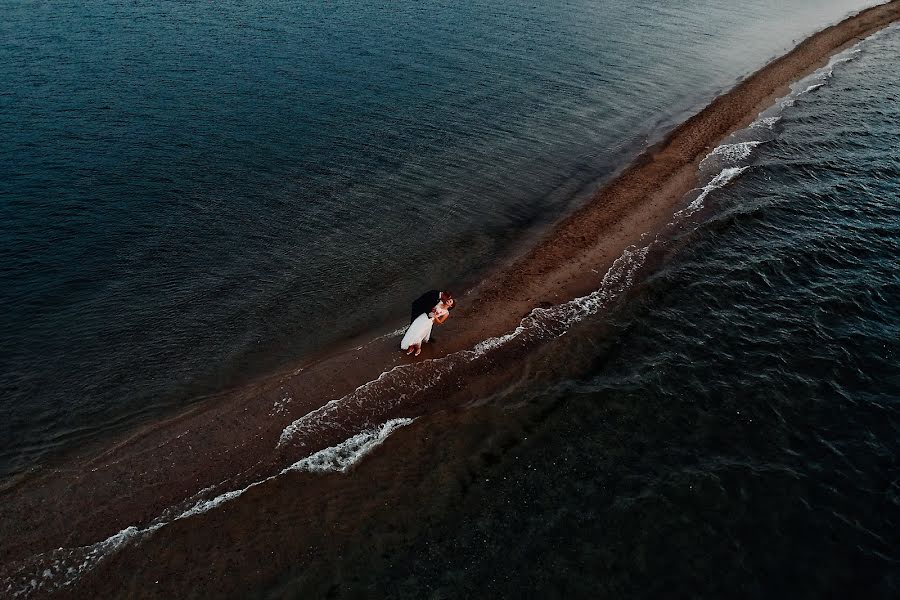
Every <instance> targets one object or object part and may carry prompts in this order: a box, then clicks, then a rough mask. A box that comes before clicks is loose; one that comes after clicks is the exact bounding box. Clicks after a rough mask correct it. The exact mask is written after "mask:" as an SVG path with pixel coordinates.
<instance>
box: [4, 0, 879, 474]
mask: <svg viewBox="0 0 900 600" xmlns="http://www.w3.org/2000/svg"><path fill="white" fill-rule="evenodd" d="M869 4H873V2H864V1H850V0H848V1H828V2H822V1H812V0H803V1H798V2H793V3H790V5H785V4H784V3H781V2H773V1H766V0H753V1H750V2H724V3H723V2H712V1H700V2H691V3H688V4H685V5H679V6H674V5H671V6H670V5H669V4H666V3H659V2H650V1H644V2H631V3H619V2H605V1H604V2H574V3H571V2H542V3H538V4H533V3H522V2H518V1H515V0H507V1H503V2H477V1H476V2H439V3H428V4H421V3H415V2H396V3H390V4H387V5H385V4H382V3H373V2H367V1H342V2H334V3H328V4H317V3H284V2H258V3H253V4H246V3H243V2H219V3H215V4H202V3H201V4H194V3H191V4H183V3H164V4H159V5H156V4H154V5H139V4H138V5H136V4H131V3H115V2H92V3H87V4H85V3H80V2H54V3H51V4H43V3H29V2H21V3H19V2H7V3H3V4H2V7H0V16H2V18H0V82H2V87H0V140H2V143H0V315H2V317H0V473H7V474H8V473H10V472H15V471H18V470H22V469H25V468H28V467H30V466H34V465H36V464H38V463H39V459H40V457H41V456H42V455H43V454H44V453H45V452H47V451H48V450H53V449H59V448H63V449H64V448H70V447H73V446H75V445H77V444H79V443H82V442H84V441H95V440H97V439H98V438H100V437H102V435H103V434H104V433H105V432H108V431H110V430H116V429H120V428H123V427H127V426H129V425H133V424H134V423H135V422H137V421H138V420H146V419H151V418H153V417H156V416H158V415H160V414H162V413H163V412H164V411H165V410H167V409H170V408H173V407H180V406H184V405H186V404H188V403H190V402H192V401H194V400H196V399H197V398H199V397H202V396H203V395H204V394H208V393H212V392H215V391H218V390H220V389H222V388H223V387H224V386H227V385H232V384H236V383H239V382H240V381H242V380H244V379H247V378H251V377H255V376H258V375H261V374H265V373H267V372H270V371H271V370H272V369H275V368H277V367H280V366H284V365H289V364H293V363H294V362H296V361H297V360H300V359H302V357H303V356H306V355H308V354H309V353H310V352H313V351H318V350H321V349H322V348H325V347H327V346H328V345H329V344H332V343H334V342H336V341H339V340H341V339H343V338H345V337H347V336H351V335H358V334H361V333H364V332H366V331H368V330H370V329H372V328H381V327H383V326H385V325H392V326H396V324H394V323H393V321H394V320H399V319H400V318H401V316H402V315H403V314H404V312H405V309H406V305H407V304H408V302H409V300H410V298H412V297H415V296H416V295H417V294H418V293H419V292H420V291H421V290H423V289H428V288H431V287H436V286H437V287H446V288H451V289H453V288H456V289H459V286H461V285H464V284H468V283H471V282H472V281H474V280H476V279H477V277H478V276H480V274H483V273H485V272H486V271H488V270H490V269H491V268H492V267H494V266H496V265H497V264H498V263H499V262H500V261H501V259H502V258H503V257H505V256H507V255H508V254H509V253H510V252H513V251H515V250H516V249H517V248H518V247H520V246H521V245H523V244H527V243H528V240H529V239H530V236H533V235H534V234H535V233H537V232H540V231H542V229H543V228H544V227H545V226H546V225H547V224H548V223H551V222H553V221H554V220H556V219H558V218H559V217H560V216H562V215H564V214H565V213H566V211H567V210H569V209H570V208H571V207H572V206H574V205H576V204H577V203H578V202H579V201H580V199H582V198H583V195H584V193H585V192H586V191H588V190H590V189H591V188H592V187H593V186H594V185H595V184H596V182H598V181H601V180H603V179H604V178H606V177H609V176H610V175H611V173H613V172H614V170H615V169H616V168H619V167H621V166H622V165H623V164H625V163H626V162H627V161H628V160H630V159H631V158H632V157H633V156H634V155H635V154H636V153H637V152H638V151H639V150H640V148H641V147H643V145H644V144H645V143H647V142H648V141H652V140H653V139H656V138H657V137H659V136H660V135H661V134H662V133H663V132H665V131H666V130H667V129H668V128H670V127H671V126H672V125H673V124H675V123H677V122H678V121H680V120H682V119H683V118H684V117H685V116H687V115H689V114H691V113H692V112H694V111H696V110H698V109H699V108H701V107H702V106H703V105H705V104H706V103H707V102H708V101H709V100H710V99H711V98H713V97H714V96H715V95H716V94H718V93H720V92H721V91H723V90H726V89H728V88H729V87H730V86H732V85H733V84H734V83H735V82H736V81H737V80H738V79H739V78H740V77H743V76H746V75H747V74H748V73H750V72H752V71H754V70H755V69H757V68H759V67H760V66H762V65H763V64H764V63H765V62H766V61H767V60H769V59H771V58H772V57H774V56H777V55H779V54H781V53H783V52H784V51H785V50H787V49H788V48H790V47H791V46H792V45H793V44H794V42H795V41H797V40H799V39H801V38H803V37H804V36H806V35H808V34H810V33H812V32H813V31H815V30H817V29H820V28H821V27H823V26H825V25H827V24H830V23H833V22H835V21H837V20H839V19H840V18H842V17H844V16H845V15H847V14H848V13H849V12H852V11H854V10H857V9H859V8H861V7H863V6H865V5H869Z"/></svg>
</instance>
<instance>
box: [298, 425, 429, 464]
mask: <svg viewBox="0 0 900 600" xmlns="http://www.w3.org/2000/svg"><path fill="white" fill-rule="evenodd" d="M412 422H413V420H412V419H391V420H390V421H388V422H386V423H383V424H382V425H379V426H378V427H374V428H372V429H367V430H366V431H363V432H361V433H357V434H356V435H354V436H352V437H350V438H349V439H346V440H344V441H343V442H341V443H340V444H338V445H337V446H331V447H330V448H325V449H324V450H319V451H318V452H316V453H315V454H312V455H310V456H307V457H306V458H303V459H301V460H298V461H297V462H295V463H294V464H292V465H291V466H290V467H288V468H286V469H284V470H283V471H282V473H287V472H288V471H308V472H310V473H326V472H329V471H332V472H339V473H346V472H347V469H349V468H350V467H351V466H353V465H354V464H356V463H357V462H358V461H359V460H360V459H361V458H362V457H363V456H365V455H366V454H368V453H369V452H371V451H372V450H374V449H375V448H376V447H378V446H380V445H381V444H383V443H384V441H385V440H386V439H387V438H388V436H389V435H391V434H392V433H393V432H394V431H396V430H397V429H399V428H401V427H405V426H407V425H409V424H410V423H412Z"/></svg>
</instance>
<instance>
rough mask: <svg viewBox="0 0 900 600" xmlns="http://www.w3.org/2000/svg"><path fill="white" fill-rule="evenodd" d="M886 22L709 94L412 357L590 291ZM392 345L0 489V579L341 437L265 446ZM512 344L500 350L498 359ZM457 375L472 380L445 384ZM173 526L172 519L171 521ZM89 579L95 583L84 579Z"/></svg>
mask: <svg viewBox="0 0 900 600" xmlns="http://www.w3.org/2000/svg"><path fill="white" fill-rule="evenodd" d="M897 19H900V1H898V0H895V1H893V2H890V3H888V4H885V5H881V6H878V7H874V8H871V9H868V10H866V11H863V12H861V13H860V14H858V15H856V16H853V17H850V18H848V19H846V20H845V21H843V22H841V23H840V24H838V25H835V26H833V27H829V28H827V29H825V30H823V31H821V32H819V33H817V34H815V35H813V36H811V37H810V38H808V39H807V40H805V41H804V42H802V43H801V44H800V45H799V46H797V47H796V48H795V49H794V50H792V51H791V52H789V53H788V54H786V55H785V56H783V57H781V58H779V59H777V60H775V61H773V62H772V63H770V64H768V65H766V66H765V67H763V68H762V69H761V70H759V71H757V72H756V73H755V74H753V75H752V76H750V77H748V78H747V79H745V80H744V81H743V82H742V83H740V84H738V85H737V86H736V87H735V88H734V89H733V90H731V91H729V92H728V93H726V94H724V95H722V96H720V97H719V98H717V99H716V100H715V101H713V102H712V103H711V104H710V105H709V106H707V107H706V108H705V109H703V110H702V111H701V112H700V113H698V114H697V115H695V116H694V117H692V118H690V119H689V120H688V121H686V122H685V123H683V124H682V125H680V126H678V127H677V128H676V129H675V130H673V131H672V132H671V133H670V134H669V135H668V136H666V138H665V139H664V140H663V141H662V142H660V143H659V144H657V145H656V146H655V147H653V148H651V149H650V150H648V151H647V152H645V153H644V154H643V155H641V157H640V158H639V159H638V160H637V161H636V162H635V163H634V164H633V165H632V166H630V167H629V168H627V169H626V170H625V171H624V172H623V173H621V174H620V175H619V176H618V177H617V178H616V179H615V180H614V181H612V182H611V183H610V184H609V185H607V186H605V187H604V188H602V189H600V190H598V192H597V193H596V194H595V195H594V196H593V198H592V199H591V201H590V202H588V203H587V204H585V205H584V206H583V207H582V208H580V209H579V210H577V211H576V212H575V213H574V214H572V215H571V216H569V217H568V218H566V219H565V220H564V221H562V222H561V223H560V224H559V225H558V226H557V227H556V228H555V229H554V230H553V231H551V232H550V233H548V234H547V235H546V236H545V237H544V238H543V239H542V240H541V241H540V242H539V243H538V244H537V245H536V246H535V247H534V248H533V249H532V250H530V251H529V252H528V253H527V254H525V255H524V256H523V257H521V258H520V259H518V260H517V261H516V262H515V263H514V264H513V265H512V266H511V267H510V268H508V269H506V270H504V271H502V272H499V273H497V274H496V275H495V276H493V277H491V278H488V279H487V280H486V281H485V282H484V283H482V284H481V285H480V286H479V287H478V288H476V289H474V290H471V291H470V293H469V294H467V295H466V296H463V297H462V298H461V300H462V301H461V306H460V308H459V309H458V311H457V313H455V314H454V318H453V319H451V320H450V321H449V322H448V324H447V325H446V326H444V327H443V328H440V329H438V330H437V335H438V337H439V340H440V343H439V344H438V345H437V346H432V347H430V348H428V349H427V350H426V352H425V353H424V356H423V357H424V358H440V357H449V356H451V355H453V354H454V353H459V352H461V351H465V350H466V349H469V348H472V347H473V346H474V345H475V344H477V343H478V342H481V341H483V340H485V339H488V338H491V337H495V336H498V335H502V334H504V333H506V332H508V331H510V330H512V329H514V328H515V327H516V325H517V324H518V323H519V322H520V320H521V319H522V317H523V316H524V315H525V314H527V313H528V312H529V311H530V310H531V309H532V308H534V307H535V306H541V305H556V304H559V303H561V302H564V301H567V300H570V299H572V298H574V297H578V296H581V295H584V294H586V293H589V292H591V291H592V290H594V289H596V288H597V285H598V280H599V275H597V273H596V272H597V271H599V272H600V273H603V272H605V271H606V270H607V269H608V268H609V267H610V265H611V264H612V263H613V261H614V260H615V259H616V258H617V257H619V256H620V255H621V254H622V252H623V250H624V249H625V248H627V247H628V246H630V245H632V244H634V243H635V242H636V241H638V240H639V239H640V238H641V236H642V235H644V234H645V233H647V232H655V231H658V230H659V229H660V228H662V227H663V226H664V225H665V224H666V223H667V222H668V221H669V220H670V218H671V215H672V213H673V212H674V211H675V210H677V208H678V207H679V206H680V205H681V203H682V202H683V199H684V196H685V194H686V193H688V192H689V191H690V190H691V189H693V188H695V187H696V186H697V175H698V165H699V163H700V161H701V160H702V159H703V158H704V157H705V156H706V154H707V153H708V152H709V150H710V149H711V148H712V147H714V146H715V145H716V144H717V143H718V142H720V141H721V140H722V139H723V138H725V137H726V136H727V135H728V134H729V133H731V132H733V131H735V130H737V129H740V128H742V127H744V126H746V125H747V124H749V123H750V122H751V121H752V120H753V119H754V118H755V117H756V116H757V115H758V113H759V112H761V111H762V110H763V109H765V108H767V107H768V106H770V105H771V104H772V102H773V101H774V100H775V99H776V98H778V97H780V96H782V95H784V93H785V92H786V90H787V86H788V85H789V84H790V83H792V82H794V81H796V80H797V79H799V78H801V77H803V76H804V75H806V74H808V73H810V72H812V71H813V70H814V69H816V68H818V67H819V66H821V65H822V64H823V63H824V62H825V61H826V60H827V59H828V58H829V57H830V56H831V55H833V54H834V53H836V52H838V51H840V50H841V49H843V48H846V47H847V46H849V45H851V44H853V43H855V42H856V41H858V40H860V39H862V38H864V37H866V36H867V35H869V34H871V33H873V32H875V31H877V30H879V29H881V28H883V27H885V26H886V25H888V24H890V23H891V22H894V21H896V20H897ZM592 269H593V270H592ZM396 342H397V340H396V339H394V338H381V339H375V340H373V341H371V342H368V343H367V344H366V345H365V346H364V347H362V348H361V349H360V348H358V347H355V346H351V347H349V348H345V349H344V350H342V351H340V352H336V353H333V354H329V355H327V356H321V357H319V358H317V359H316V360H314V361H311V362H309V363H307V364H305V365H303V366H302V367H299V368H297V369H294V370H292V371H291V372H288V373H282V374H279V375H277V376H273V377H270V378H267V379H265V380H262V381H259V382H257V383H254V384H252V385H247V386H244V387H242V388H240V389H238V390H234V391H230V392H228V393H225V394H222V395H220V396H218V397H215V398H212V399H210V400H209V401H205V402H203V403H202V404H201V405H199V406H196V407H194V408H193V409H191V410H190V411H188V412H186V413H183V414H180V415H177V416H174V417H172V418H169V419H166V420H164V421H161V422H159V423H156V424H153V425H152V426H149V427H146V428H144V429H141V430H140V431H137V432H135V433H133V434H132V435H129V436H126V437H124V438H122V439H120V440H119V441H118V442H117V443H116V444H115V445H113V446H111V447H108V448H105V449H104V450H102V451H100V452H97V451H85V452H82V453H81V454H75V455H73V456H71V457H68V458H66V459H65V460H64V461H62V462H61V464H59V465H58V466H56V467H54V468H48V469H45V470H44V471H42V472H40V473H39V474H37V475H36V476H34V477H31V478H25V479H23V480H21V481H20V482H18V483H16V484H14V485H12V486H8V487H7V488H6V489H4V490H2V491H0V499H2V505H3V508H2V509H0V515H2V517H0V537H2V539H3V540H4V543H3V544H2V546H0V579H2V578H4V577H7V576H9V575H11V574H12V573H14V572H16V571H17V570H18V563H19V561H23V560H26V559H28V557H31V556H33V555H35V554H38V553H40V552H45V551H47V550H48V549H53V548H59V547H66V548H69V547H76V546H84V545H88V544H92V543H94V542H97V541H99V540H103V539H105V538H107V537H109V536H110V535H113V534H115V533H116V532H118V531H120V530H122V529H124V528H125V527H128V526H130V525H146V524H148V523H150V522H151V521H152V520H153V519H155V518H157V517H159V516H160V515H162V514H163V513H165V512H166V510H167V509H170V508H171V507H173V506H182V505H184V506H190V505H191V503H192V502H191V500H189V499H191V498H193V497H194V494H195V493H196V492H197V491H198V490H200V489H201V488H206V487H208V486H215V485H219V484H221V483H222V482H223V481H227V482H228V485H227V486H226V487H225V488H223V489H225V490H227V489H234V488H235V487H241V486H243V485H246V484H247V483H249V482H253V481H258V480H260V479H263V478H265V477H266V476H269V475H271V474H272V472H273V470H275V471H277V469H279V468H281V467H283V466H284V465H285V464H289V463H290V462H291V461H292V460H296V459H298V458H301V457H303V456H305V455H306V454H309V453H310V452H312V451H315V450H316V449H318V448H321V447H324V446H327V445H330V444H334V443H336V442H338V441H340V440H342V439H343V438H344V437H346V435H347V433H348V432H351V431H353V430H354V428H357V429H358V427H359V425H360V423H364V422H366V420H367V419H368V418H370V417H372V418H374V416H375V415H372V414H371V413H366V412H357V413H352V414H348V415H342V416H341V419H345V420H346V422H344V423H342V422H337V423H335V424H333V425H332V426H331V427H329V428H326V429H323V430H321V431H318V430H317V431H316V432H314V433H313V434H311V435H309V436H307V437H306V438H303V439H301V440H299V441H296V442H294V441H292V442H291V443H288V444H282V445H281V446H279V439H280V437H281V434H282V431H283V429H284V428H285V426H286V425H288V424H289V423H291V422H292V421H294V420H295V419H298V418H300V417H302V416H303V415H305V414H306V413H308V412H310V411H313V410H315V409H317V408H319V407H321V406H323V405H324V404H325V403H327V402H329V401H331V400H333V399H335V398H341V397H343V396H345V395H348V394H351V393H352V392H353V391H354V390H355V389H356V388H357V387H358V386H360V385H363V384H365V383H366V382H369V381H372V380H374V379H375V378H377V377H378V376H379V375H380V374H381V373H383V372H385V371H387V370H389V369H392V368H393V367H395V366H397V365H403V364H408V363H409V361H408V360H407V359H405V358H404V357H402V356H401V355H400V354H399V353H398V352H397V351H396ZM525 350H527V348H525V349H524V350H523V349H513V350H510V356H514V353H515V352H516V351H525ZM423 368H428V367H427V365H426V366H423ZM504 373H505V369H504V367H503V365H497V364H494V365H487V366H478V367H472V368H460V369H457V370H456V371H455V372H454V374H453V375H452V376H448V377H447V378H446V379H445V380H444V381H441V382H439V383H437V384H435V386H434V387H432V388H431V389H430V390H429V392H428V393H427V394H423V393H419V394H416V393H410V394H409V398H407V399H406V400H405V401H404V403H403V404H402V405H399V404H393V405H390V406H382V407H381V409H380V411H379V412H378V413H377V417H378V418H380V419H386V418H393V417H396V416H418V415H425V414H428V415H433V414H435V413H436V412H438V411H440V410H442V409H445V408H450V407H453V406H456V405H458V404H459V403H460V402H462V401H464V400H465V399H466V398H468V397H470V394H477V393H479V392H480V391H484V390H489V389H490V388H491V386H497V385H500V384H501V383H502V381H503V376H504ZM485 375H489V377H485ZM398 381H399V384H402V380H398ZM470 384H474V385H475V386H476V388H477V389H473V390H470V391H469V392H468V393H459V390H460V389H462V388H463V387H467V386H469V385H470ZM393 391H394V392H396V388H393ZM435 398H440V399H441V401H439V402H435V401H434V399H435ZM429 399H430V401H429V402H426V400H429ZM276 448H278V450H275V449H276ZM332 478H333V477H332ZM306 479H309V478H308V477H307V478H306ZM273 485H274V486H275V487H277V488H278V489H279V490H281V492H280V493H281V494H282V495H285V496H290V495H291V490H288V489H285V488H290V484H289V483H285V482H279V483H274V482H273ZM303 485H304V486H306V487H308V488H309V489H308V490H307V494H313V493H314V490H315V489H316V487H317V486H321V485H324V484H321V483H318V484H314V483H310V482H308V481H307V482H304V484H303ZM347 485H350V484H347ZM306 487H304V489H306ZM357 492H359V490H357ZM356 496H357V497H358V496H360V493H357V494H356ZM348 497H354V495H353V494H348ZM313 504H314V503H313ZM235 512H239V511H237V509H235ZM362 512H364V511H362ZM211 521H212V523H213V524H212V525H210V526H215V525H214V523H215V522H216V521H217V519H215V518H212V519H211ZM185 529H188V527H186V523H184V522H181V523H179V526H178V527H173V530H185ZM182 533H184V532H182ZM171 535H172V536H176V535H177V532H173V533H172V534H171ZM92 580H93V585H100V581H99V580H98V579H97V578H92Z"/></svg>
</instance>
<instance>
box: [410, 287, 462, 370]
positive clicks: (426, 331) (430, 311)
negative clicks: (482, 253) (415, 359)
mask: <svg viewBox="0 0 900 600" xmlns="http://www.w3.org/2000/svg"><path fill="white" fill-rule="evenodd" d="M454 304H455V302H454V300H453V295H452V294H451V293H450V292H441V291H438V290H429V291H427V292H425V293H424V294H422V295H421V296H419V297H418V298H416V300H415V301H414V302H413V303H412V310H411V311H410V315H409V321H410V324H409V329H407V330H406V335H404V336H403V341H402V342H400V349H401V350H406V354H407V355H410V354H412V355H413V356H418V355H419V353H420V352H421V351H422V344H424V343H425V342H428V341H430V340H431V328H432V327H433V326H434V324H435V323H437V324H438V325H440V324H442V323H443V322H444V321H446V320H447V317H449V316H450V309H451V308H453V306H454Z"/></svg>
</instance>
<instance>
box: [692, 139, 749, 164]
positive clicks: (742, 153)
mask: <svg viewBox="0 0 900 600" xmlns="http://www.w3.org/2000/svg"><path fill="white" fill-rule="evenodd" d="M762 143H763V142H762V140H751V141H748V142H737V143H733V144H722V145H720V146H716V147H715V148H713V151H712V152H710V153H709V154H707V155H706V157H705V158H704V159H703V161H701V163H700V168H701V169H702V168H703V163H706V162H707V161H709V160H712V159H717V160H719V161H724V162H738V161H741V160H744V159H746V158H749V157H750V155H751V154H752V153H753V149H754V148H756V147H757V146H759V145H760V144H762Z"/></svg>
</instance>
